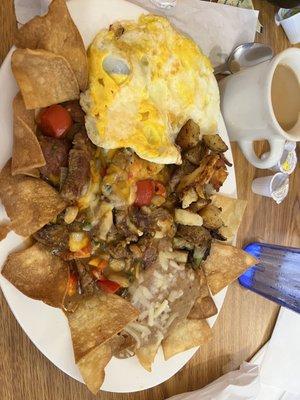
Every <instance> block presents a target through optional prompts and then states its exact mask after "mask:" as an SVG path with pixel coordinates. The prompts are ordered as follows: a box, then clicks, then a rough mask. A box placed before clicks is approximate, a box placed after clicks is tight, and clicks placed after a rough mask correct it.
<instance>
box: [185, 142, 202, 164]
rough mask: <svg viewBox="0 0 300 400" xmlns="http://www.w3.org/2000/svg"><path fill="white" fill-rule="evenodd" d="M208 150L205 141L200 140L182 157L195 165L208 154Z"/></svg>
mask: <svg viewBox="0 0 300 400" xmlns="http://www.w3.org/2000/svg"><path fill="white" fill-rule="evenodd" d="M208 151H209V150H208V149H207V147H206V146H205V145H204V143H203V142H199V143H198V144H197V145H196V146H195V147H193V148H192V149H189V150H187V151H186V152H185V153H184V154H183V156H182V157H183V159H184V160H188V161H189V162H190V163H192V164H194V165H199V164H200V162H201V160H202V158H203V157H204V156H206V155H207V154H208Z"/></svg>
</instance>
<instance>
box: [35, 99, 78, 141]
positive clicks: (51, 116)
mask: <svg viewBox="0 0 300 400" xmlns="http://www.w3.org/2000/svg"><path fill="white" fill-rule="evenodd" d="M37 122H38V125H39V128H40V129H41V131H42V133H43V134H44V135H45V136H51V137H56V138H60V137H62V136H64V135H65V134H66V133H67V132H68V130H69V129H70V128H71V126H72V118H71V116H70V113H69V112H68V111H67V110H66V109H65V108H64V107H63V106H61V105H59V104H54V105H52V106H50V107H47V108H45V109H44V110H42V111H41V112H40V114H39V116H38V121H37Z"/></svg>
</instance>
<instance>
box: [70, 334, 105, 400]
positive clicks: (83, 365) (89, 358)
mask: <svg viewBox="0 0 300 400" xmlns="http://www.w3.org/2000/svg"><path fill="white" fill-rule="evenodd" d="M111 358H112V352H111V346H110V345H109V342H106V343H103V344H101V345H100V346H97V347H95V348H94V349H93V350H91V351H90V352H89V353H87V354H86V355H85V356H83V357H82V358H81V359H80V361H79V362H78V364H77V365H78V368H79V370H80V373H81V376H82V378H83V380H84V382H85V384H86V386H87V387H88V389H89V390H90V391H91V392H92V393H93V394H96V393H97V392H98V390H99V389H100V387H101V385H102V383H103V381H104V378H105V372H104V368H105V367H106V365H107V364H108V363H109V361H110V360H111Z"/></svg>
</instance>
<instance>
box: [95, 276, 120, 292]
mask: <svg viewBox="0 0 300 400" xmlns="http://www.w3.org/2000/svg"><path fill="white" fill-rule="evenodd" d="M97 284H98V286H99V287H100V289H102V290H103V291H104V292H106V293H116V291H117V290H119V289H120V287H121V286H120V285H119V284H118V283H117V282H114V281H110V280H109V279H100V280H99V281H97Z"/></svg>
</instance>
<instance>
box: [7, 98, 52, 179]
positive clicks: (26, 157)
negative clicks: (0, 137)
mask: <svg viewBox="0 0 300 400" xmlns="http://www.w3.org/2000/svg"><path fill="white" fill-rule="evenodd" d="M13 110H14V144H13V154H12V164H11V169H12V175H17V174H28V173H29V174H32V171H33V170H34V169H36V168H39V167H42V166H43V165H45V164H46V161H45V158H44V155H43V152H42V149H41V146H40V144H39V141H38V139H37V137H36V135H35V122H34V111H31V110H26V108H25V104H24V102H23V99H22V96H21V94H20V93H18V94H17V96H16V97H15V98H14V101H13ZM36 172H38V170H37V169H36Z"/></svg>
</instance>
